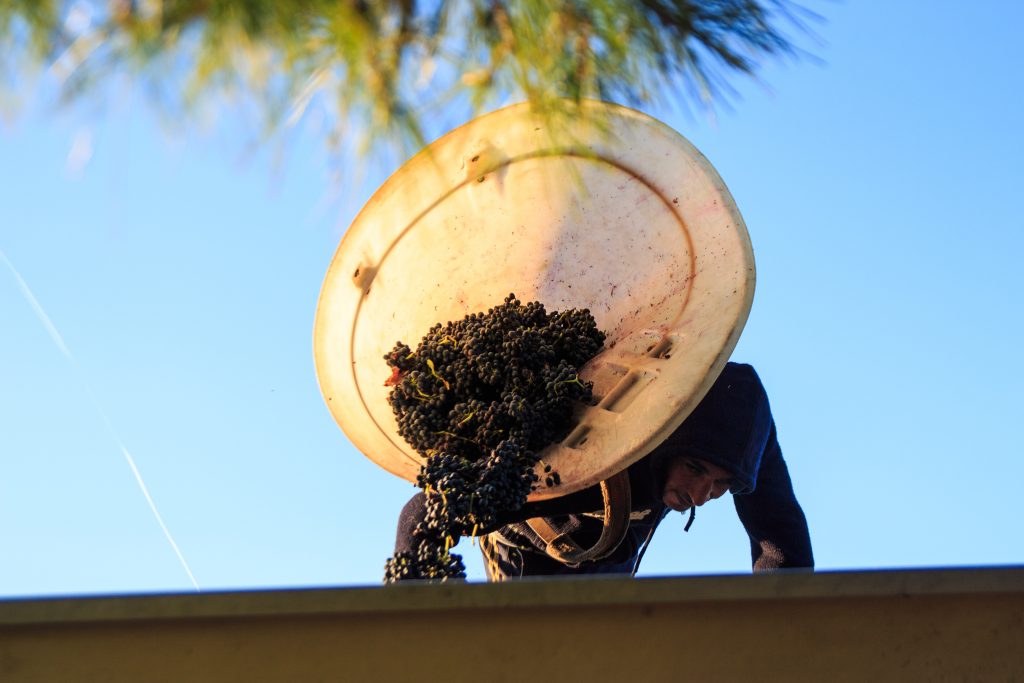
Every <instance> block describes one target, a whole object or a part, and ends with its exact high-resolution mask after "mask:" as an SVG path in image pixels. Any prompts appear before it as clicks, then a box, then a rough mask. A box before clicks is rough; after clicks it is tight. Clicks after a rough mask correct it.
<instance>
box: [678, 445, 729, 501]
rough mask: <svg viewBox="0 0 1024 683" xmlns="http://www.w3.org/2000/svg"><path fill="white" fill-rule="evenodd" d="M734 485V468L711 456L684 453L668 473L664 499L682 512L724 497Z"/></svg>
mask: <svg viewBox="0 0 1024 683" xmlns="http://www.w3.org/2000/svg"><path fill="white" fill-rule="evenodd" d="M731 485H732V472H729V471H727V470H724V469H722V468H721V467H719V466H718V465H714V464H712V463H710V462H708V461H707V460H701V459H700V458H691V457H688V456H682V457H678V458H675V459H674V460H673V461H672V462H671V463H670V464H669V466H668V471H667V472H666V473H665V488H664V489H663V490H662V494H661V500H662V501H663V502H664V503H665V505H667V506H668V507H670V508H672V509H673V510H678V511H679V512H682V511H684V510H689V509H690V508H691V507H693V506H695V505H696V506H697V507H700V506H701V505H703V504H704V503H706V502H708V501H709V500H714V499H715V498H720V497H721V496H722V494H723V493H725V492H726V491H728V490H729V487H730V486H731Z"/></svg>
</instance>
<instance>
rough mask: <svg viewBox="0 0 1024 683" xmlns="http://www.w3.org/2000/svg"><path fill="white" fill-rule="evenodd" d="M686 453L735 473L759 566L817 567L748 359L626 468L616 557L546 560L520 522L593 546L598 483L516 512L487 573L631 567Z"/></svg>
mask: <svg viewBox="0 0 1024 683" xmlns="http://www.w3.org/2000/svg"><path fill="white" fill-rule="evenodd" d="M686 456H690V457H697V458H701V459H703V460H707V461H708V462H711V463H713V464H715V465H718V466H719V467H721V468H723V469H725V470H727V471H728V472H730V473H731V474H732V480H733V484H732V486H731V489H730V490H731V492H732V494H733V502H734V503H735V506H736V512H737V514H738V515H739V519H740V522H741V523H742V524H743V527H744V528H745V529H746V531H747V535H748V536H749V538H750V548H751V559H752V564H753V568H754V570H755V571H764V570H771V569H789V568H811V567H813V566H814V558H813V555H812V552H811V541H810V536H809V534H808V530H807V521H806V519H805V517H804V514H803V511H802V510H801V508H800V504H799V503H798V502H797V500H796V497H795V495H794V494H793V486H792V483H791V481H790V478H789V472H788V470H787V468H786V463H785V461H784V460H783V459H782V451H781V450H780V449H779V443H778V439H777V437H776V433H775V423H774V421H773V420H772V414H771V408H770V407H769V404H768V396H767V394H766V393H765V390H764V387H763V386H762V384H761V380H760V378H758V376H757V373H756V372H754V369H753V368H752V367H751V366H749V365H742V364H738V363H728V364H726V366H725V369H724V370H723V371H722V373H721V374H720V375H719V377H718V379H717V380H716V381H715V383H714V384H713V385H712V387H711V389H710V390H709V391H708V393H707V395H706V396H705V397H704V399H703V400H702V401H701V402H700V404H699V405H698V406H697V408H696V409H695V410H694V411H693V413H691V414H690V416H689V417H687V419H686V421H685V422H683V424H682V425H681V426H680V427H679V429H677V430H676V431H675V432H673V433H672V434H671V435H670V436H669V437H668V438H667V439H666V440H665V441H664V442H663V443H662V444H661V445H659V446H658V447H657V448H655V449H654V450H653V451H652V452H651V453H650V454H649V455H647V456H646V457H644V458H642V459H641V460H639V461H638V462H636V463H634V464H633V465H631V466H630V467H629V480H630V485H631V489H632V514H631V521H630V525H629V529H628V530H627V532H626V536H625V538H624V539H623V541H622V543H621V544H620V545H619V547H618V548H617V549H616V550H615V551H614V552H613V553H612V554H611V555H609V556H608V557H606V558H604V559H602V560H597V561H594V562H586V563H583V564H581V565H579V566H567V565H564V564H562V563H560V562H558V561H556V560H554V559H552V558H550V557H549V556H548V555H547V554H546V553H545V552H544V541H542V540H541V539H540V538H538V537H537V536H536V534H534V533H533V531H532V530H531V529H530V528H529V527H528V526H527V525H525V524H523V523H521V522H522V520H525V519H530V518H532V517H545V518H547V520H548V522H549V523H550V524H551V525H552V526H554V527H555V528H556V529H558V530H559V531H562V532H569V533H571V534H572V536H573V538H574V539H575V540H576V541H577V543H579V544H580V545H581V546H584V547H586V546H589V545H592V544H593V543H594V542H595V541H596V540H597V538H598V536H599V535H600V532H601V526H602V524H601V516H602V515H601V510H602V501H601V494H600V490H599V489H598V487H596V486H595V487H592V488H590V489H586V490H584V491H580V492H578V493H574V494H571V495H568V496H563V497H562V498H557V499H554V500H549V501H543V502H541V503H530V504H527V505H526V506H524V507H523V508H522V509H521V510H519V511H518V512H517V513H516V517H515V519H509V520H507V521H506V524H505V526H502V527H501V528H500V529H499V530H498V534H497V537H498V538H497V539H495V535H492V536H490V537H488V541H489V542H488V543H486V544H482V545H486V547H487V549H488V551H487V552H485V555H488V556H489V560H490V561H489V562H488V564H489V573H491V574H500V575H501V576H502V577H518V576H533V575H547V574H633V573H635V572H636V570H637V568H638V567H639V564H640V560H641V559H642V557H643V553H644V550H645V549H646V548H647V544H648V543H649V542H650V540H651V537H652V536H653V534H654V531H655V530H656V529H657V527H658V525H659V524H660V523H661V521H662V520H663V519H664V518H665V517H666V516H667V515H668V513H669V512H671V510H670V509H669V508H668V507H667V506H666V505H665V504H664V503H663V502H662V500H661V496H662V490H663V489H664V482H665V474H666V472H667V470H668V466H669V463H670V462H671V461H672V460H673V459H674V458H677V457H686ZM423 504H424V501H423V497H422V494H417V496H414V497H413V499H412V500H410V501H409V503H408V504H407V505H406V507H405V509H404V510H403V511H402V515H401V517H400V520H399V529H398V539H397V544H396V552H397V551H399V550H405V549H407V548H408V546H409V545H410V538H411V531H412V528H413V527H414V526H415V523H416V521H417V520H418V519H419V518H420V517H421V516H422V514H423V513H422V511H423ZM683 514H685V515H689V514H690V513H689V512H686V513H683ZM492 578H494V577H492Z"/></svg>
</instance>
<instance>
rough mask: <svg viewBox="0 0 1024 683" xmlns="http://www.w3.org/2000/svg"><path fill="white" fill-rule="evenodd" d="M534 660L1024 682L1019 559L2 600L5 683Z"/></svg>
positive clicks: (682, 674) (357, 674)
mask: <svg viewBox="0 0 1024 683" xmlns="http://www.w3.org/2000/svg"><path fill="white" fill-rule="evenodd" d="M442 673H444V676H442ZM527 674H528V675H529V676H530V677H534V678H540V679H542V680H559V681H574V680H580V681H583V680H587V681H598V680H614V679H615V678H617V677H621V678H622V679H623V680H642V681H652V680H745V681H749V680H751V679H752V678H753V677H757V678H760V679H761V680H765V679H766V678H767V679H770V680H776V679H778V680H783V679H785V680H825V679H827V680H851V681H852V680H867V679H874V680H906V679H907V678H911V679H920V680H1018V679H1024V568H1019V567H1011V568H988V569H956V570H912V571H878V572H837V573H818V574H772V575H761V576H717V577H686V578H659V579H636V580H632V579H621V578H617V579H607V578H597V579H590V580H579V579H565V580H530V581H520V582H515V583H509V584H503V585H494V584H492V585H488V584H462V585H457V584H453V585H401V586H390V587H386V588H385V587H372V588H345V589H305V590H289V591H259V592H256V591H253V592H232V593H203V594H180V595H179V594H175V595H138V596H119V597H87V598H60V599H41V600H12V601H4V602H0V681H3V682H4V683H14V682H16V681H36V680H39V681H42V680H49V681H58V680H59V681H72V680H110V681H157V680H167V681H207V680H209V681H214V680H216V681H234V680H238V681H262V680H268V681H270V680H288V681H307V680H367V681H369V680H409V681H413V680H418V681H433V680H440V679H441V678H442V677H443V678H446V679H447V680H451V681H460V680H476V679H477V678H480V679H483V680H494V681H502V680H509V681H513V680H515V681H518V680H523V678H524V676H526V675H527Z"/></svg>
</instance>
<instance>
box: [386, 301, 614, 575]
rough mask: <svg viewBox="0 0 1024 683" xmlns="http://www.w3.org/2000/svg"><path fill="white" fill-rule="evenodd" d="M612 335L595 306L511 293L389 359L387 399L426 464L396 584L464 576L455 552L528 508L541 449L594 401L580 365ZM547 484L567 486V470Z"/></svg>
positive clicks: (392, 565) (395, 563) (392, 566)
mask: <svg viewBox="0 0 1024 683" xmlns="http://www.w3.org/2000/svg"><path fill="white" fill-rule="evenodd" d="M604 339H605V336H604V333H603V332H601V331H600V330H599V329H598V328H597V323H596V322H595V321H594V317H593V316H592V315H591V314H590V311H588V310H586V309H571V310H567V311H562V312H558V311H553V312H551V313H548V312H547V311H546V310H545V309H544V306H543V304H541V303H540V302H537V301H532V302H530V303H527V304H525V305H524V304H522V303H521V302H520V301H519V300H518V299H517V298H516V297H515V294H510V295H509V296H508V297H506V299H505V301H504V303H503V304H501V305H499V306H496V307H494V308H491V309H489V310H488V311H487V312H486V313H473V314H471V315H468V316H466V317H465V318H463V319H462V320H459V321H457V322H448V323H447V324H444V325H441V324H440V323H439V324H437V325H434V327H432V328H431V329H430V331H429V332H427V334H426V336H425V337H423V339H422V340H421V341H420V343H419V344H418V345H417V347H416V349H415V350H413V349H412V348H411V347H409V346H408V345H407V344H404V343H403V342H401V341H399V342H398V343H397V344H395V347H394V349H392V350H391V351H390V352H389V353H388V354H387V355H385V356H384V360H386V361H387V363H388V365H389V366H390V367H391V377H390V378H389V379H388V381H387V384H388V385H389V386H392V387H393V388H392V390H391V393H390V394H389V396H388V400H389V402H390V403H391V408H392V410H393V411H394V413H395V417H396V419H397V421H398V432H399V434H400V435H401V436H402V437H403V438H404V439H405V440H406V442H408V443H409V445H410V446H412V447H413V448H414V449H415V450H416V452H417V453H419V454H420V455H421V456H423V458H424V459H425V464H424V465H423V466H422V468H421V469H420V473H419V476H418V477H417V482H416V483H417V485H418V486H419V487H420V488H422V489H423V490H424V491H425V493H426V495H427V510H426V515H425V517H424V519H423V521H421V522H420V523H419V524H417V526H416V528H415V530H414V531H413V551H412V552H407V553H406V552H403V553H399V554H397V555H395V556H394V557H392V558H390V559H389V560H388V561H387V563H386V565H385V572H384V581H385V582H386V583H390V582H393V581H399V580H404V579H427V580H440V581H443V580H445V579H450V578H464V577H465V567H464V566H463V564H462V558H460V557H459V556H458V555H455V554H453V553H451V552H450V551H451V548H452V547H453V546H454V545H455V544H457V543H458V541H459V539H460V538H461V537H462V536H466V535H476V534H477V533H479V532H481V531H483V530H487V529H491V528H493V527H494V526H495V525H496V524H497V523H498V522H499V521H500V520H502V519H507V518H508V516H509V515H510V513H513V512H515V511H516V510H518V509H519V508H521V507H522V506H523V505H524V504H525V503H526V498H527V496H529V495H530V492H531V491H532V490H534V489H535V488H536V487H537V486H538V485H539V484H538V481H539V480H538V478H537V475H536V474H534V466H535V465H536V464H537V462H538V456H537V453H538V452H540V451H541V450H542V449H543V448H544V447H546V446H547V445H549V444H551V443H553V442H554V441H557V440H558V439H560V438H562V437H563V436H565V432H566V430H567V429H568V427H569V425H570V422H571V421H570V418H571V416H572V413H573V409H574V407H575V406H576V405H577V403H578V402H580V401H589V400H590V399H591V391H592V388H593V387H592V385H591V383H589V382H585V381H583V380H581V379H580V376H579V369H580V367H581V366H582V365H583V364H584V363H586V362H587V361H588V360H589V359H590V358H592V357H593V356H594V355H596V354H597V352H598V351H600V350H601V348H602V346H603V344H604ZM546 470H548V471H550V468H546ZM544 483H545V484H546V485H547V486H557V485H558V483H559V479H558V476H557V473H554V476H553V477H552V476H550V475H549V476H546V477H545V482H544Z"/></svg>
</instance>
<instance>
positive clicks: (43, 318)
mask: <svg viewBox="0 0 1024 683" xmlns="http://www.w3.org/2000/svg"><path fill="white" fill-rule="evenodd" d="M0 260H2V261H3V262H4V264H5V265H6V266H7V269H8V270H9V271H11V275H13V276H14V280H15V282H16V283H17V284H18V289H19V290H20V291H21V294H22V296H23V297H24V298H25V301H27V302H28V304H29V306H31V307H32V310H33V311H34V312H35V314H36V317H37V318H38V319H39V322H41V323H42V324H43V327H44V328H46V331H47V333H48V334H49V335H50V338H51V339H52V340H53V343H54V344H56V345H57V348H58V349H60V352H61V353H62V354H63V355H64V358H65V359H66V360H67V361H68V363H69V364H70V365H71V367H72V369H73V370H74V371H75V375H76V376H77V378H78V380H79V382H81V384H82V386H83V387H84V388H85V391H86V394H88V396H89V400H90V402H91V403H92V407H93V409H94V410H95V411H96V413H97V415H99V417H100V420H101V421H102V422H103V426H104V427H106V429H107V432H108V433H109V434H110V436H111V438H112V439H113V440H114V441H115V442H116V443H117V446H118V448H120V449H121V453H122V454H123V455H124V458H125V460H127V461H128V467H130V468H131V470H132V474H133V475H135V481H136V482H137V483H138V485H139V489H140V490H141V491H142V495H143V496H144V497H145V499H146V502H147V503H148V504H149V509H150V510H151V511H152V512H153V516H154V517H156V521H157V523H158V524H159V525H160V528H161V529H162V530H163V532H164V536H165V537H166V538H167V542H168V543H170V544H171V548H173V549H174V554H175V555H177V556H178V561H179V562H181V566H182V567H183V568H184V569H185V573H186V574H188V580H189V581H190V582H191V583H192V587H193V588H195V589H196V591H199V590H200V588H199V583H198V582H197V581H196V577H195V576H194V575H193V574H192V570H191V569H190V568H189V566H188V562H186V561H185V556H184V555H183V554H182V553H181V549H180V548H178V544H177V543H176V542H175V541H174V537H173V536H172V535H171V531H170V529H168V528H167V525H166V524H164V519H163V517H162V516H161V515H160V511H159V510H158V509H157V507H156V503H155V502H154V501H153V497H152V496H151V495H149V489H148V488H147V487H146V482H145V481H144V480H143V479H142V473H140V472H139V468H138V467H137V466H136V464H135V458H133V457H132V454H131V453H129V452H128V449H127V448H126V447H125V445H124V442H122V441H121V437H119V436H118V435H117V432H116V431H115V430H114V425H113V424H112V423H111V422H110V419H109V418H108V417H107V414H106V413H105V412H103V408H102V407H101V406H100V403H99V400H97V398H96V395H95V394H94V393H93V391H92V388H91V387H90V386H89V383H88V382H87V381H86V380H85V376H84V375H83V373H82V371H81V369H80V368H79V367H78V363H77V362H76V361H75V358H74V356H72V355H71V351H70V349H68V346H67V344H65V343H64V338H63V337H61V336H60V332H58V331H57V327H56V326H55V325H54V324H53V321H52V320H50V316H48V315H47V314H46V311H45V310H44V309H43V306H42V304H40V303H39V300H38V299H36V297H35V295H34V294H33V293H32V290H31V289H30V288H29V286H28V283H27V282H25V279H24V278H22V277H21V274H20V273H19V272H18V269H17V268H15V267H14V264H13V263H11V261H10V259H8V258H7V254H5V253H4V251H3V249H0Z"/></svg>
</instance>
